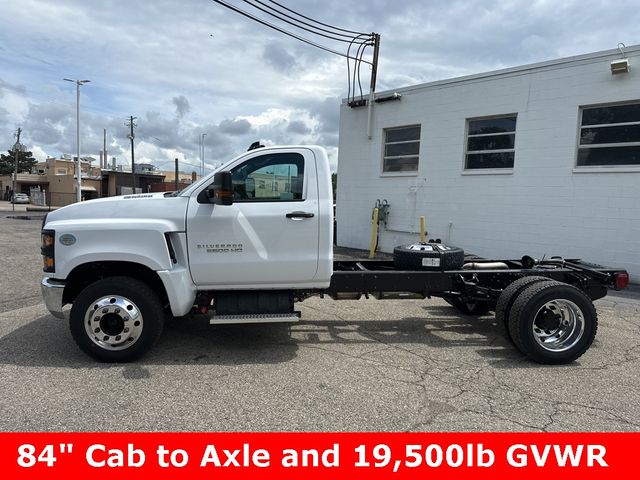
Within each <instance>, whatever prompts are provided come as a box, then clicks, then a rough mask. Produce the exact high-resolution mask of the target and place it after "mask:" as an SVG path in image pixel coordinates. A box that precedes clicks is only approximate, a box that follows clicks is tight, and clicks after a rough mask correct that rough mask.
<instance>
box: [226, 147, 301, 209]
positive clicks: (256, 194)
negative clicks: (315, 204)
mask: <svg viewBox="0 0 640 480" xmlns="http://www.w3.org/2000/svg"><path fill="white" fill-rule="evenodd" d="M231 177H232V180H233V199H234V201H235V202H260V201H271V202H274V201H276V202H277V201H296V200H303V187H304V184H303V183H304V157H303V156H302V155H300V154H299V153H274V154H269V155H263V156H260V157H254V158H252V159H250V160H247V161H246V162H244V163H242V164H240V165H238V166H237V167H235V168H234V169H232V170H231Z"/></svg>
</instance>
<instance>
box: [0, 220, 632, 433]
mask: <svg viewBox="0 0 640 480" xmlns="http://www.w3.org/2000/svg"><path fill="white" fill-rule="evenodd" d="M7 215H9V216H10V213H7V212H1V213H0V262H1V264H0V278H1V279H2V280H1V282H0V411H2V415H0V430H2V431H148V430H150V431H173V430H178V431H245V430H251V431H639V430H640V294H639V293H638V289H637V288H636V289H634V290H633V291H631V292H616V293H615V295H611V296H609V297H607V298H605V299H602V300H599V301H597V302H596V307H597V309H598V313H599V318H600V327H599V331H598V335H597V337H596V341H595V343H594V345H593V346H592V347H591V348H590V349H589V351H588V352H587V353H586V354H585V355H584V356H583V357H581V358H580V359H579V360H578V361H576V362H574V363H572V364H570V365H564V366H541V365H537V364H535V363H531V362H530V361H528V360H526V359H525V358H523V356H522V355H521V354H519V353H518V351H517V350H516V349H515V348H514V347H513V346H512V345H511V344H510V343H509V341H508V340H506V339H505V338H504V335H503V332H502V328H501V327H500V326H498V325H496V324H495V321H494V318H493V317H492V316H485V317H481V318H479V319H477V318H473V317H468V316H461V315H459V314H458V313H457V312H456V311H455V310H453V309H452V308H451V307H449V306H448V305H447V304H446V303H444V302H443V301H441V300H439V299H432V300H424V301H422V300H421V301H417V300H416V301H414V300H387V301H377V300H374V299H369V300H366V299H362V300H357V301H341V302H334V301H332V300H329V299H324V300H323V299H320V298H312V299H309V300H306V301H304V302H303V303H301V304H299V305H298V306H299V309H300V310H301V311H302V321H301V322H300V323H299V324H295V325H292V326H288V325H261V326H252V325H239V326H216V327H212V326H210V325H209V324H208V323H207V320H206V318H203V317H200V318H197V317H196V318H188V319H180V320H172V321H170V322H168V324H167V325H166V327H165V332H164V334H163V336H162V338H161V340H160V341H159V343H158V344H157V345H156V347H155V348H154V350H153V351H152V352H150V353H149V354H148V355H147V356H145V357H144V358H142V359H141V360H140V361H138V362H136V363H131V364H127V365H117V364H100V363H96V362H94V361H93V360H91V359H90V358H88V357H86V356H85V355H84V354H82V353H81V352H80V350H79V349H78V348H77V347H76V346H75V344H74V342H73V340H72V338H71V335H70V334H69V331H68V328H67V324H66V322H64V321H62V320H59V319H56V318H54V317H53V316H51V315H50V314H48V312H47V311H46V309H45V307H44V305H43V304H42V301H41V298H40V292H39V279H40V271H41V259H40V256H39V242H40V238H39V229H40V221H39V220H38V219H33V220H21V219H13V218H7ZM33 218H35V216H34V217H33ZM593 260H596V261H597V259H593Z"/></svg>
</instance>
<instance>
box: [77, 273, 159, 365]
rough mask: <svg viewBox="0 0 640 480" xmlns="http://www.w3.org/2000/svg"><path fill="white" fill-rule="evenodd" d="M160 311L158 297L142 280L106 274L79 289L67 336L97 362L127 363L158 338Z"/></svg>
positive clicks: (142, 352)
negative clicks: (102, 277)
mask: <svg viewBox="0 0 640 480" xmlns="http://www.w3.org/2000/svg"><path fill="white" fill-rule="evenodd" d="M163 326H164V312H163V310H162V306H161V304H160V300H159V299H158V296H157V295H156V294H155V293H154V291H153V290H151V288H149V286H148V285H147V284H145V283H144V282H142V281H140V280H136V279H134V278H129V277H110V278H105V279H103V280H98V281H97V282H95V283H92V284H91V285H89V286H88V287H86V288H85V289H84V290H82V291H81V292H80V294H79V295H78V297H77V298H76V299H75V301H74V303H73V307H72V308H71V314H70V316H69V327H70V329H71V335H72V336H73V339H74V340H75V342H76V343H77V344H78V346H79V347H80V349H81V350H82V351H83V352H85V353H86V354H87V355H89V356H91V357H93V358H95V359H96V360H99V361H101V362H130V361H132V360H135V359H136V358H139V357H140V356H141V355H143V354H144V353H145V352H147V351H148V350H149V349H150V348H151V347H152V346H153V345H154V344H155V343H156V341H157V340H158V339H159V338H160V335H161V334H162V329H163Z"/></svg>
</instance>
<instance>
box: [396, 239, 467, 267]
mask: <svg viewBox="0 0 640 480" xmlns="http://www.w3.org/2000/svg"><path fill="white" fill-rule="evenodd" d="M463 263H464V250H463V249H461V248H458V247H449V246H447V245H443V244H441V243H433V242H430V243H413V244H411V245H401V246H399V247H396V248H394V249H393V264H394V265H395V266H396V267H397V268H399V269H401V270H438V271H445V270H459V269H460V268H462V264H463Z"/></svg>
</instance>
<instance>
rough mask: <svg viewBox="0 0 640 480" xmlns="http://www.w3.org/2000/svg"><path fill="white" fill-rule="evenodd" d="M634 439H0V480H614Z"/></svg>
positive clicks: (629, 467)
mask: <svg viewBox="0 0 640 480" xmlns="http://www.w3.org/2000/svg"><path fill="white" fill-rule="evenodd" d="M639 447H640V433H544V434H538V433H513V434H511V433H509V434H507V433H0V468H1V471H2V476H3V478H7V479H14V478H15V479H17V478H29V479H40V478H46V479H50V480H56V479H60V480H69V479H70V478H92V479H94V480H100V479H105V480H107V479H123V478H124V479H145V478H150V479H151V478H153V479H154V480H163V479H185V478H189V479H194V480H197V479H216V478H220V479H229V480H233V479H265V480H268V479H279V480H286V479H302V478H304V479H305V480H314V479H317V480H330V479H331V480H333V479H342V478H344V479H347V478H348V479H370V480H375V479H398V480H402V479H415V478H428V479H460V480H462V479H465V480H466V479H469V478H473V479H474V480H475V479H477V480H482V479H487V480H489V479H491V480H494V479H501V478H504V479H507V478H508V479H514V478H517V479H532V480H533V479H540V478H562V479H563V480H571V479H576V480H578V479H579V480H590V479H608V478H611V479H620V478H631V477H634V476H636V475H637V471H638V463H637V462H638V461H639V460H638V458H639V457H640V456H636V455H638V451H639Z"/></svg>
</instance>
